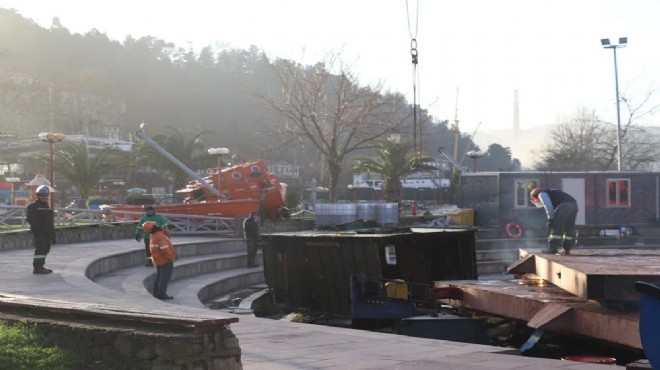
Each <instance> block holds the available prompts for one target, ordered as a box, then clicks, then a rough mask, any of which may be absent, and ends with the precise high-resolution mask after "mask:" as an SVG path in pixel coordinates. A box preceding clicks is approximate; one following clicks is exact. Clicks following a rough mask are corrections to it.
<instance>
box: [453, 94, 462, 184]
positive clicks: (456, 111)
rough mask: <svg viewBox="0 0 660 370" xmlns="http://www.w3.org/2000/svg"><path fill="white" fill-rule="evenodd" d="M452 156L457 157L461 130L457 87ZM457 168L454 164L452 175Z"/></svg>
mask: <svg viewBox="0 0 660 370" xmlns="http://www.w3.org/2000/svg"><path fill="white" fill-rule="evenodd" d="M453 129H454V158H458V139H459V138H460V137H461V131H460V130H459V129H458V87H457V88H456V105H455V107H454V127H453ZM457 171H458V169H457V168H456V166H454V175H455V174H456V172H457Z"/></svg>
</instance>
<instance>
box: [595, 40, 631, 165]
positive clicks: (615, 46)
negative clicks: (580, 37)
mask: <svg viewBox="0 0 660 370" xmlns="http://www.w3.org/2000/svg"><path fill="white" fill-rule="evenodd" d="M600 44H601V45H603V47H604V48H605V49H612V51H613V52H614V89H615V93H616V150H617V160H618V164H617V167H618V170H619V172H621V167H622V160H621V158H622V153H623V151H622V150H621V110H620V102H621V98H620V97H619V68H618V66H617V62H616V49H618V48H625V47H626V44H628V38H627V37H619V43H618V44H611V43H610V39H601V40H600Z"/></svg>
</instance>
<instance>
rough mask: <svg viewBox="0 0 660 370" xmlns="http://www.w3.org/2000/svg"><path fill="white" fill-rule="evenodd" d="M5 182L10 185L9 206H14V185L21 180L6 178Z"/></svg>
mask: <svg viewBox="0 0 660 370" xmlns="http://www.w3.org/2000/svg"><path fill="white" fill-rule="evenodd" d="M5 181H7V182H9V183H11V197H10V200H9V204H10V205H12V206H14V205H16V183H18V182H21V179H20V178H18V177H7V178H5Z"/></svg>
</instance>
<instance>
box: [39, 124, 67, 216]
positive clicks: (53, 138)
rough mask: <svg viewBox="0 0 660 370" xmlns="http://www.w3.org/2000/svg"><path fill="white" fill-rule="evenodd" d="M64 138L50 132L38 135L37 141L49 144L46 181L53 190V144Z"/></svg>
mask: <svg viewBox="0 0 660 370" xmlns="http://www.w3.org/2000/svg"><path fill="white" fill-rule="evenodd" d="M65 137H66V136H64V134H62V133H59V132H58V133H52V132H42V133H40V134H39V139H40V140H41V141H43V142H46V143H49V144H50V168H49V171H48V181H50V186H51V187H52V188H53V189H54V188H55V168H54V163H55V156H54V149H55V148H54V147H55V143H59V142H61V141H62V140H64V138H65ZM50 208H51V209H55V202H54V200H53V194H51V195H50Z"/></svg>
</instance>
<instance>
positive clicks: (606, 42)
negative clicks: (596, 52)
mask: <svg viewBox="0 0 660 370" xmlns="http://www.w3.org/2000/svg"><path fill="white" fill-rule="evenodd" d="M600 44H601V45H602V46H610V39H600Z"/></svg>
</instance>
